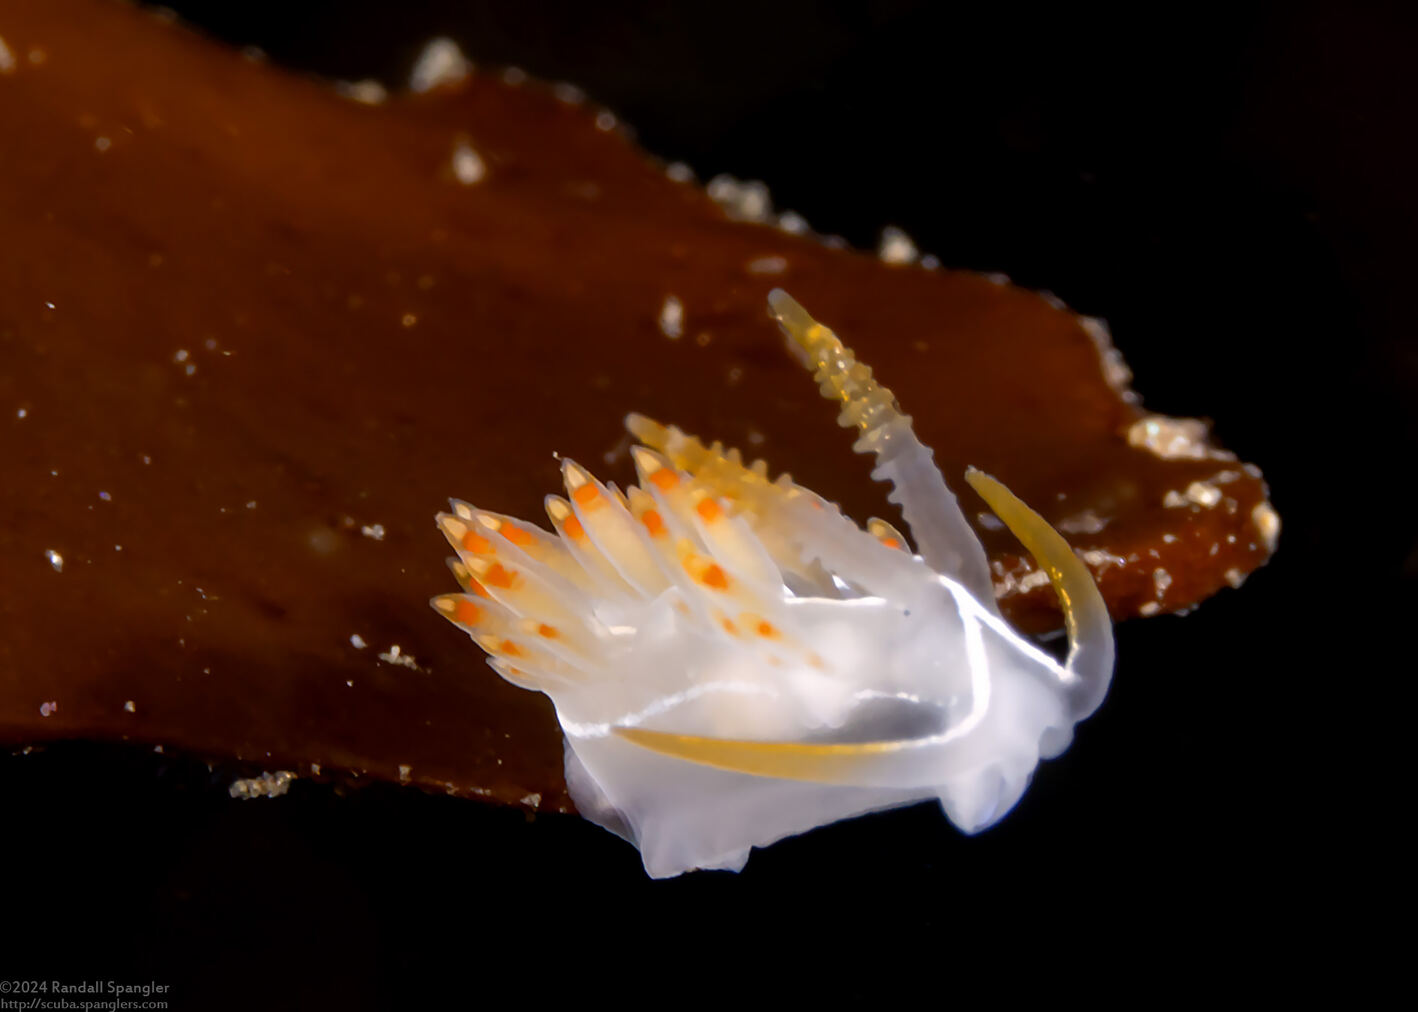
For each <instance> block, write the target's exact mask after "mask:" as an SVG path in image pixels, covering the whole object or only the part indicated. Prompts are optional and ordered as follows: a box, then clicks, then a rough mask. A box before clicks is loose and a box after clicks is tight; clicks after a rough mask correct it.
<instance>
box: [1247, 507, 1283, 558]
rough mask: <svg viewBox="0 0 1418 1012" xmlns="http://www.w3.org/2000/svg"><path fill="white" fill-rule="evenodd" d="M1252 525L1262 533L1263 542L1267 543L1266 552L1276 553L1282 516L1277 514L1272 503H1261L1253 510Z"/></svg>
mask: <svg viewBox="0 0 1418 1012" xmlns="http://www.w3.org/2000/svg"><path fill="white" fill-rule="evenodd" d="M1251 523H1253V524H1255V528H1256V530H1257V531H1258V532H1259V533H1260V537H1261V540H1262V541H1263V542H1264V543H1265V550H1266V551H1267V552H1274V551H1275V546H1276V544H1277V543H1278V542H1279V540H1280V514H1278V513H1276V512H1275V509H1274V507H1272V506H1271V505H1270V503H1268V502H1259V503H1256V505H1255V508H1254V509H1252V510H1251Z"/></svg>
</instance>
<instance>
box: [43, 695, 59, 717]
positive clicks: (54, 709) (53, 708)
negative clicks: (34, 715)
mask: <svg viewBox="0 0 1418 1012" xmlns="http://www.w3.org/2000/svg"><path fill="white" fill-rule="evenodd" d="M58 712H59V704H58V702H56V701H55V700H53V699H51V700H50V701H49V702H47V703H40V704H39V715H40V716H41V717H52V716H53V715H54V714H56V713H58Z"/></svg>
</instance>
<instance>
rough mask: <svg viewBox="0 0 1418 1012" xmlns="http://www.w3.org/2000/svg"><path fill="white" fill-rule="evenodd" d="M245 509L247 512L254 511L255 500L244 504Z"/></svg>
mask: <svg viewBox="0 0 1418 1012" xmlns="http://www.w3.org/2000/svg"><path fill="white" fill-rule="evenodd" d="M246 508H247V509H249V510H254V509H255V508H256V500H255V499H251V500H248V501H247V503H246Z"/></svg>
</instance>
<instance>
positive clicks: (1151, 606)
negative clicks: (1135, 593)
mask: <svg viewBox="0 0 1418 1012" xmlns="http://www.w3.org/2000/svg"><path fill="white" fill-rule="evenodd" d="M1161 610H1162V606H1161V605H1160V604H1158V603H1157V602H1156V601H1144V602H1142V604H1140V605H1138V606H1137V613H1138V614H1139V615H1141V616H1142V617H1143V618H1147V617H1149V616H1151V615H1156V614H1157V613H1158V612H1159V611H1161Z"/></svg>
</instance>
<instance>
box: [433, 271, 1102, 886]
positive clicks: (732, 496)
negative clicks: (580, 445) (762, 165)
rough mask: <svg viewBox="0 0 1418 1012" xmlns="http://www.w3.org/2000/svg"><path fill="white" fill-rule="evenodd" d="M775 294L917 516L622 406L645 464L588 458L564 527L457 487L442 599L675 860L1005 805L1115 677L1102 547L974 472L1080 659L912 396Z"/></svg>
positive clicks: (615, 819) (576, 474)
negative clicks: (888, 816)
mask: <svg viewBox="0 0 1418 1012" xmlns="http://www.w3.org/2000/svg"><path fill="white" fill-rule="evenodd" d="M769 304H770V308H771V310H772V313H773V315H774V316H775V317H776V318H777V320H778V323H779V325H780V326H781V327H782V329H783V331H784V333H785V334H786V335H787V337H788V338H789V339H790V341H791V343H792V345H794V346H795V347H796V349H797V351H798V353H799V356H800V357H802V358H803V359H804V360H805V362H806V363H807V364H808V365H809V367H811V368H812V369H814V370H815V378H816V380H817V382H818V384H819V386H820V387H821V390H822V393H823V395H824V396H825V397H828V398H830V399H833V400H836V401H838V402H839V403H840V404H841V407H842V413H841V416H840V418H839V421H840V422H841V424H842V425H843V426H845V427H851V428H856V429H858V430H859V432H860V437H859V439H858V441H857V444H856V448H857V449H858V450H859V451H862V452H867V451H870V452H872V453H874V454H875V455H876V458H877V467H876V470H875V471H874V472H873V475H874V477H876V478H877V479H879V480H883V481H888V482H890V483H891V484H892V485H893V492H892V493H891V495H890V498H891V500H892V501H893V502H895V503H897V504H898V505H899V506H900V507H901V510H902V514H903V516H904V517H905V518H906V521H907V522H908V524H909V525H910V528H911V533H912V535H913V536H914V538H915V541H916V545H917V549H918V552H919V554H916V555H913V554H911V552H910V551H909V550H907V549H906V546H905V539H904V538H902V536H901V535H900V534H898V533H897V532H896V531H895V530H894V529H892V528H891V526H890V525H889V524H886V523H885V522H883V521H878V520H873V521H870V522H869V523H868V525H867V529H866V530H863V529H861V528H860V527H858V526H857V525H856V524H855V523H853V522H852V521H851V520H849V519H848V518H847V517H845V516H844V515H843V514H842V513H841V511H839V510H838V509H837V507H836V506H834V505H833V504H832V503H830V502H827V501H825V500H824V499H822V498H821V497H820V496H818V495H816V494H814V493H813V492H811V491H809V490H808V489H805V488H802V487H801V486H799V485H795V484H794V483H793V482H792V481H791V480H790V479H789V478H788V476H787V475H784V476H782V477H780V478H778V479H776V480H773V479H771V478H770V477H769V474H768V468H767V466H766V465H765V464H764V463H763V462H762V461H756V462H755V463H753V464H752V465H749V466H745V465H744V464H743V462H742V458H741V457H740V455H739V453H738V451H736V450H725V449H723V447H721V446H720V444H718V443H715V444H714V445H712V446H705V445H704V444H703V443H701V442H700V441H699V440H697V439H695V438H694V437H692V436H689V435H686V434H685V433H683V432H681V431H679V430H678V429H675V428H673V427H667V426H663V425H660V424H658V423H656V422H653V421H651V420H650V419H648V418H644V417H642V416H639V415H631V416H630V417H629V418H628V419H627V426H628V428H629V429H630V432H631V433H632V434H633V435H634V436H635V437H636V438H638V439H639V440H640V442H641V444H643V445H641V446H637V447H635V448H634V450H633V451H632V453H633V456H634V458H635V465H636V468H637V470H638V472H639V485H638V486H632V487H630V488H628V489H626V490H624V491H621V490H619V489H617V488H616V487H615V486H613V485H603V484H601V483H600V482H599V481H597V480H596V479H595V478H594V477H592V476H591V475H590V474H589V473H588V472H587V471H585V470H584V469H583V468H581V467H580V466H578V465H577V464H575V463H572V462H571V461H566V462H565V463H564V466H563V476H564V479H565V482H566V489H567V498H565V499H563V498H560V497H558V496H549V497H548V498H547V513H548V514H549V516H550V518H551V523H552V527H553V529H554V532H550V533H549V532H547V531H544V530H542V529H540V528H537V527H534V526H532V525H530V524H526V523H523V522H522V521H519V520H514V519H511V518H509V517H504V516H500V515H498V514H495V513H488V512H486V511H483V510H480V509H477V508H475V507H472V506H469V505H467V504H466V503H462V502H456V501H455V502H454V503H453V512H452V513H445V514H441V515H440V516H439V518H438V522H439V525H440V527H441V528H442V530H443V532H444V534H445V535H446V536H447V537H448V540H449V541H450V542H451V543H452V545H453V547H454V548H455V549H456V551H457V553H458V557H457V558H456V559H453V560H450V564H451V566H452V568H453V571H454V574H455V575H456V576H457V578H458V581H459V583H460V584H461V585H462V587H463V590H464V593H462V594H449V595H444V596H441V597H438V598H435V599H434V601H433V604H434V607H435V608H437V609H438V610H439V611H440V612H441V613H442V614H444V615H446V616H447V617H448V618H449V619H450V620H452V621H453V622H455V623H456V624H458V625H459V626H460V627H462V628H463V629H465V630H466V631H467V632H468V633H469V634H470V635H471V636H472V637H473V639H474V640H475V641H476V642H477V644H478V645H479V646H481V647H482V648H483V649H484V650H486V651H487V652H488V654H489V655H490V658H489V663H491V665H492V666H493V668H494V669H495V670H496V671H497V672H498V673H499V674H500V675H502V677H503V678H506V679H507V680H508V681H510V682H512V683H513V684H515V685H518V686H521V687H523V688H527V689H533V690H537V691H540V692H544V693H546V694H547V695H548V696H550V697H551V699H552V701H553V702H554V703H555V704H556V712H557V717H558V718H559V720H560V722H561V727H562V730H563V732H564V734H565V736H566V778H567V783H568V785H569V787H570V790H571V796H572V798H573V799H574V800H575V802H576V805H577V807H578V809H579V810H580V811H581V812H582V814H584V815H585V816H586V817H587V818H589V819H592V820H593V821H595V822H597V823H599V824H601V825H602V826H605V827H606V828H607V829H610V830H612V831H613V832H616V833H619V834H620V835H622V836H624V837H625V838H626V839H628V840H630V841H631V842H633V843H635V844H636V845H637V846H638V847H639V848H640V851H641V855H642V857H643V859H644V862H645V869H646V871H647V872H648V873H649V874H651V875H652V876H655V877H664V876H670V875H678V874H680V873H682V872H685V871H689V870H691V869H694V868H728V869H735V870H737V869H739V868H742V867H743V865H744V863H745V862H746V861H747V859H748V853H749V850H750V849H751V848H752V847H755V846H765V845H767V844H769V843H772V842H773V841H775V840H778V839H781V838H782V837H784V836H789V835H792V834H794V833H801V832H804V831H806V830H808V829H811V828H813V827H814V826H820V825H823V824H825V823H829V822H833V821H835V820H837V819H843V818H848V817H850V816H854V815H859V814H862V813H864V812H869V811H874V810H877V809H882V808H889V807H893V806H896V805H903V804H908V803H911V802H915V801H919V800H922V799H928V798H938V799H939V800H940V803H941V805H942V806H943V807H944V809H945V812H946V814H947V815H948V816H949V817H950V819H951V820H952V821H953V822H954V823H955V824H956V825H958V826H959V827H960V828H961V829H963V830H965V831H966V832H976V831H978V830H981V829H984V828H985V827H987V826H989V825H991V824H992V823H994V822H995V821H996V820H998V819H1000V818H1001V817H1002V816H1004V815H1005V813H1007V812H1008V811H1009V809H1010V808H1011V807H1012V806H1013V805H1014V803H1015V802H1016V801H1018V800H1019V797H1020V795H1021V794H1022V793H1023V792H1024V789H1025V787H1026V786H1027V785H1028V783H1029V778H1030V776H1031V775H1032V773H1033V771H1034V767H1035V766H1036V765H1037V764H1038V762H1039V760H1040V759H1041V758H1042V759H1047V758H1051V757H1053V756H1056V755H1058V754H1059V753H1060V752H1062V751H1063V750H1064V749H1065V748H1066V747H1067V746H1068V744H1069V741H1070V739H1071V738H1072V736H1073V726H1074V724H1076V723H1077V722H1078V721H1080V720H1082V719H1083V718H1084V717H1087V716H1088V715H1089V714H1090V713H1092V712H1093V710H1094V709H1096V708H1097V706H1098V704H1099V703H1100V702H1101V701H1102V699H1103V696H1104V694H1105V693H1106V692H1107V687H1108V681H1109V679H1110V677H1111V674H1112V666H1113V639H1112V627H1111V625H1110V623H1109V620H1108V615H1107V611H1106V609H1105V608H1104V605H1103V601H1102V598H1101V597H1100V596H1099V594H1098V590H1097V588H1096V587H1095V586H1094V584H1093V580H1092V578H1091V576H1090V575H1089V573H1088V570H1087V568H1086V567H1085V566H1084V564H1083V563H1082V562H1081V561H1080V560H1079V559H1077V558H1076V557H1075V556H1074V554H1073V552H1072V551H1071V550H1070V549H1069V547H1068V545H1067V543H1066V542H1065V541H1064V540H1063V538H1062V537H1060V536H1059V535H1058V534H1057V533H1055V532H1054V531H1053V529H1052V528H1050V527H1049V526H1048V525H1047V524H1046V523H1045V522H1044V521H1043V520H1042V519H1041V518H1040V517H1039V516H1038V515H1037V514H1035V513H1034V512H1033V511H1032V510H1030V509H1029V508H1028V507H1027V506H1025V505H1024V504H1023V503H1021V502H1020V501H1019V500H1018V499H1016V498H1015V497H1014V496H1013V495H1011V494H1010V492H1009V491H1008V490H1007V489H1006V488H1005V487H1004V486H1003V485H1001V484H1000V483H999V482H997V481H995V480H994V479H993V478H990V477H988V476H987V475H985V474H983V473H981V472H978V471H974V470H972V471H970V472H968V473H967V474H966V481H968V482H969V483H970V484H971V486H972V487H973V488H974V489H975V490H976V491H977V492H978V493H979V494H980V496H981V497H982V498H983V499H984V500H985V502H986V503H988V504H989V506H990V507H991V509H993V510H994V511H995V513H996V515H998V516H999V518H1000V519H1001V520H1002V521H1003V522H1004V523H1005V525H1006V526H1007V527H1009V528H1010V530H1011V531H1013V532H1014V534H1015V535H1016V536H1017V537H1018V538H1019V539H1020V541H1021V542H1022V543H1023V544H1024V547H1025V548H1026V549H1028V550H1029V552H1030V553H1031V554H1032V555H1033V556H1034V558H1035V560H1036V561H1037V562H1038V563H1039V565H1040V566H1041V568H1043V569H1044V570H1045V571H1046V572H1047V573H1048V574H1049V577H1050V580H1051V581H1052V583H1053V585H1054V589H1055V591H1056V592H1057V593H1058V595H1059V598H1060V601H1061V603H1062V605H1063V610H1064V616H1065V620H1066V625H1067V629H1068V634H1069V644H1070V649H1069V654H1068V659H1067V661H1066V662H1065V663H1064V664H1059V663H1057V662H1056V661H1054V660H1053V659H1052V658H1051V657H1049V656H1048V655H1047V654H1046V653H1044V652H1043V651H1041V650H1039V649H1038V648H1037V647H1035V646H1034V645H1033V644H1031V643H1030V642H1028V641H1027V640H1025V639H1024V638H1023V637H1021V636H1020V635H1019V634H1017V633H1016V632H1014V631H1013V630H1012V629H1011V628H1010V627H1009V625H1008V624H1007V623H1006V622H1005V621H1004V619H1003V618H1002V617H1001V615H1000V612H999V609H998V607H997V606H996V604H995V599H994V594H993V590H992V585H991V581H990V576H989V570H988V567H987V565H986V562H985V555H984V551H983V549H982V548H981V546H980V543H979V541H978V540H977V539H976V538H975V535H974V533H973V532H972V531H971V530H970V528H969V526H968V524H967V523H966V520H965V517H964V515H963V513H962V512H961V510H960V507H959V505H958V504H957V503H956V500H955V496H954V495H952V494H951V492H950V490H949V488H947V486H946V484H945V481H944V480H943V479H942V477H941V475H940V472H939V471H938V470H937V469H936V467H935V465H934V463H933V462H932V459H931V451H930V450H929V449H928V448H927V447H925V446H923V445H922V444H921V443H920V442H919V440H917V439H916V436H915V434H914V432H913V431H912V429H911V419H910V418H909V417H908V416H906V415H903V414H901V412H900V410H899V409H898V408H897V406H896V401H895V398H894V397H893V396H892V394H891V392H890V391H889V390H887V389H885V388H884V387H882V386H881V385H879V384H878V383H876V382H875V380H873V379H872V374H871V370H870V369H868V368H867V367H866V366H864V365H861V364H860V363H858V362H857V361H856V359H855V358H854V356H853V355H852V353H851V352H850V351H849V350H847V349H846V348H845V347H844V346H843V345H842V343H841V342H840V341H839V340H838V339H837V338H836V336H835V335H833V333H832V332H831V331H830V330H828V329H827V328H826V327H823V326H822V325H821V324H818V323H816V322H815V321H814V320H813V319H812V318H811V317H810V316H808V314H807V313H806V312H805V311H804V310H803V308H802V307H801V306H799V305H798V304H797V303H796V302H794V301H793V300H792V299H791V298H790V297H789V296H788V295H787V294H786V293H784V292H782V291H775V292H773V293H772V295H770V296H769Z"/></svg>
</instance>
